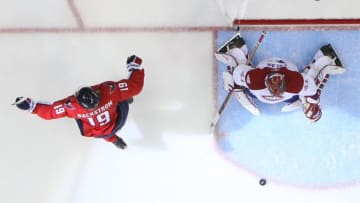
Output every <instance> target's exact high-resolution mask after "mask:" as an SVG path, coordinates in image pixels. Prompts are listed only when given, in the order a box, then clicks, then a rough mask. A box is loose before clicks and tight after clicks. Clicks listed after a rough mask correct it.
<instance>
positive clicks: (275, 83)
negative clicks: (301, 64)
mask: <svg viewBox="0 0 360 203" xmlns="http://www.w3.org/2000/svg"><path fill="white" fill-rule="evenodd" d="M265 86H266V87H267V88H268V90H269V91H270V92H271V94H272V95H273V96H280V95H281V94H282V93H284V92H285V75H284V74H281V73H276V72H273V73H269V74H268V75H267V76H266V77H265Z"/></svg>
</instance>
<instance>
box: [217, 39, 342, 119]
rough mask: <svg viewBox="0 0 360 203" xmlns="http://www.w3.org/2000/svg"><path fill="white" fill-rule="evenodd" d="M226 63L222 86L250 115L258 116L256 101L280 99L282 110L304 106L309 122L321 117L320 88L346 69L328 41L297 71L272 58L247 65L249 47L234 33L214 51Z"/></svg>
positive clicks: (272, 101)
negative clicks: (255, 64) (282, 104)
mask: <svg viewBox="0 0 360 203" xmlns="http://www.w3.org/2000/svg"><path fill="white" fill-rule="evenodd" d="M215 56H216V58H217V60H219V61H220V62H222V63H224V64H225V65H227V70H226V71H224V72H223V82H224V89H225V90H226V91H229V92H230V91H231V92H232V93H233V95H234V96H235V98H236V99H237V101H238V102H239V103H240V104H241V105H242V106H243V107H244V108H245V109H246V110H248V111H249V112H250V113H252V114H253V115H256V116H258V115H260V114H261V113H260V110H259V109H258V107H257V105H256V102H255V101H256V100H259V101H261V102H263V103H268V104H275V103H280V102H283V103H284V106H283V108H282V112H289V111H293V110H295V109H298V108H301V107H302V108H303V111H304V114H305V117H306V118H307V119H309V120H310V121H312V122H316V121H318V120H319V119H320V118H321V115H322V112H321V107H320V95H321V90H322V88H323V87H324V85H325V84H326V82H327V80H328V79H329V77H330V75H337V74H343V73H344V72H345V68H344V67H343V65H342V63H341V61H340V59H339V58H338V56H337V54H336V52H335V51H334V49H333V48H332V46H331V45H330V44H328V45H325V46H323V47H321V48H320V49H319V50H318V51H317V52H316V54H315V56H314V58H313V60H312V62H311V63H310V64H309V65H307V66H306V67H305V68H304V71H302V72H300V71H299V69H298V68H297V67H296V65H294V64H293V63H292V62H290V61H289V60H286V59H282V58H278V57H273V58H269V59H265V60H263V61H261V62H260V63H259V64H258V65H257V66H255V67H253V66H252V65H249V64H247V56H248V48H247V45H246V43H245V40H244V39H243V38H242V37H241V35H240V33H237V34H236V35H235V36H233V37H232V38H231V39H230V40H228V41H227V42H225V43H224V44H223V45H222V46H221V47H220V48H219V49H218V50H217V52H216V53H215Z"/></svg>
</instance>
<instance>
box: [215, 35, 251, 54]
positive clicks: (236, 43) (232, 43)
mask: <svg viewBox="0 0 360 203" xmlns="http://www.w3.org/2000/svg"><path fill="white" fill-rule="evenodd" d="M244 44H245V40H244V39H243V38H242V37H241V35H240V33H236V34H235V35H234V36H233V37H232V38H231V39H229V40H228V41H227V42H225V43H224V44H223V45H222V46H221V47H220V48H218V49H217V52H218V53H222V54H224V53H226V52H227V51H229V50H230V49H231V48H234V47H237V48H241V47H242V46H243V45H244Z"/></svg>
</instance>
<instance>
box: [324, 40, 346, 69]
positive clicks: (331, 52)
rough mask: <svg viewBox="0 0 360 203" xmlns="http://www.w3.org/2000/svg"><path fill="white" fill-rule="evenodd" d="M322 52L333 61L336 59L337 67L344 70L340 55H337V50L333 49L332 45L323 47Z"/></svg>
mask: <svg viewBox="0 0 360 203" xmlns="http://www.w3.org/2000/svg"><path fill="white" fill-rule="evenodd" d="M320 50H321V52H322V53H323V54H324V55H325V56H328V57H330V58H331V59H334V58H335V65H336V66H340V67H342V68H343V65H342V63H341V61H340V59H339V57H338V55H337V54H336V52H335V50H334V49H333V48H332V46H331V44H328V45H325V46H323V47H321V48H320Z"/></svg>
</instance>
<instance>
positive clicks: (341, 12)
mask: <svg viewBox="0 0 360 203" xmlns="http://www.w3.org/2000/svg"><path fill="white" fill-rule="evenodd" d="M219 2H220V1H206V0H198V1H191V0H185V1H173V0H170V1H169V0H154V1H144V0H133V1H114V0H103V1H100V0H91V1H84V0H66V1H65V0H51V1H45V0H34V1H20V0H13V1H10V0H3V1H1V2H0V5H1V7H0V11H1V12H0V16H1V18H0V44H1V46H0V53H1V56H2V59H1V60H0V71H1V74H0V77H1V80H0V84H1V86H2V87H3V89H4V90H5V94H4V95H5V96H3V97H2V99H1V101H0V104H1V105H0V108H1V116H0V121H1V123H2V125H1V126H2V128H3V129H4V130H3V133H2V135H1V138H2V142H1V144H0V157H1V160H2V161H1V162H0V163H1V165H0V166H1V167H0V171H1V173H0V180H1V181H0V189H1V195H0V202H9V203H10V202H11V203H20V202H37V203H64V202H68V203H84V202H87V203H97V202H108V203H112V202H113V203H115V202H126V203H145V202H146V203H148V202H151V203H170V202H171V203H183V202H188V203H195V202H196V203H198V202H207V203H218V202H226V203H230V202H234V203H235V202H278V203H288V202H293V203H296V202H298V203H309V202H314V203H315V202H316V203H319V202H321V203H322V202H324V203H325V202H326V203H335V202H336V203H338V202H346V203H353V202H354V203H355V202H357V201H358V200H357V199H358V197H357V196H358V194H359V192H360V187H359V186H358V185H352V186H349V187H340V188H328V189H314V188H298V187H292V186H289V185H284V184H278V183H271V182H270V183H269V184H267V185H266V186H260V185H259V184H258V178H259V177H257V176H256V175H254V174H251V173H248V172H247V171H245V170H243V169H242V168H239V167H237V166H236V165H234V164H233V163H232V162H230V161H228V160H227V159H225V158H224V157H223V153H220V152H219V147H218V145H217V143H216V139H215V137H214V135H212V134H209V125H210V122H211V120H212V117H213V115H214V112H215V110H216V107H215V104H216V102H215V101H216V94H217V91H218V90H217V86H216V84H215V82H216V74H217V69H216V68H217V63H216V62H215V60H214V56H213V53H214V50H215V47H216V40H217V33H218V31H220V30H226V29H228V26H229V19H228V17H224V10H222V9H224V8H225V7H226V8H229V13H228V14H229V15H233V13H235V14H236V15H240V16H241V17H244V18H271V17H273V18H286V17H293V18H299V17H301V18H303V16H304V15H305V16H307V17H309V18H320V17H324V18H358V17H359V16H358V15H359V14H358V13H357V12H358V11H357V10H356V7H357V6H358V4H359V3H357V2H356V1H355V0H348V1H347V3H342V4H341V5H339V2H338V1H335V0H333V1H326V2H325V1H307V2H303V1H298V3H299V4H301V5H302V8H303V9H301V10H302V11H304V12H300V11H299V9H298V8H295V7H293V4H292V3H291V4H290V3H288V2H287V1H286V0H270V1H266V4H265V2H262V1H260V0H254V1H246V0H245V1H239V2H240V3H236V5H235V6H233V5H234V4H232V3H231V2H230V1H223V2H225V3H224V4H222V3H219ZM229 2H230V3H229ZM273 5H277V6H276V8H273V10H272V11H271V9H268V8H269V6H273ZM239 7H240V8H241V9H238V8H239ZM131 54H137V55H139V56H141V57H142V58H143V60H144V63H143V66H144V68H145V73H146V78H145V87H144V89H143V92H142V93H141V94H140V95H139V96H137V97H136V98H135V102H134V104H132V105H131V106H130V114H129V119H128V121H127V125H126V126H125V128H124V129H123V130H122V131H121V133H119V135H120V136H122V137H123V138H124V139H125V140H126V141H127V143H128V145H129V147H128V149H127V150H126V151H121V150H119V149H117V148H115V147H114V146H112V145H111V144H109V143H106V142H104V141H102V140H96V139H90V138H84V137H81V136H80V133H79V131H78V129H77V126H76V123H75V121H73V120H70V119H59V120H52V121H45V120H41V119H39V118H37V117H36V116H34V115H30V114H28V113H27V112H21V111H19V110H18V109H16V108H15V107H14V106H12V105H11V103H12V102H13V101H14V99H15V98H16V97H17V96H30V97H32V98H33V99H35V100H39V101H54V100H57V99H60V98H63V97H65V96H68V95H70V94H73V93H74V92H75V90H76V89H77V88H78V87H80V86H82V85H89V84H94V83H98V82H102V81H105V80H119V79H122V78H124V77H126V76H127V74H126V69H125V60H126V57H127V56H129V55H131Z"/></svg>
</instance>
